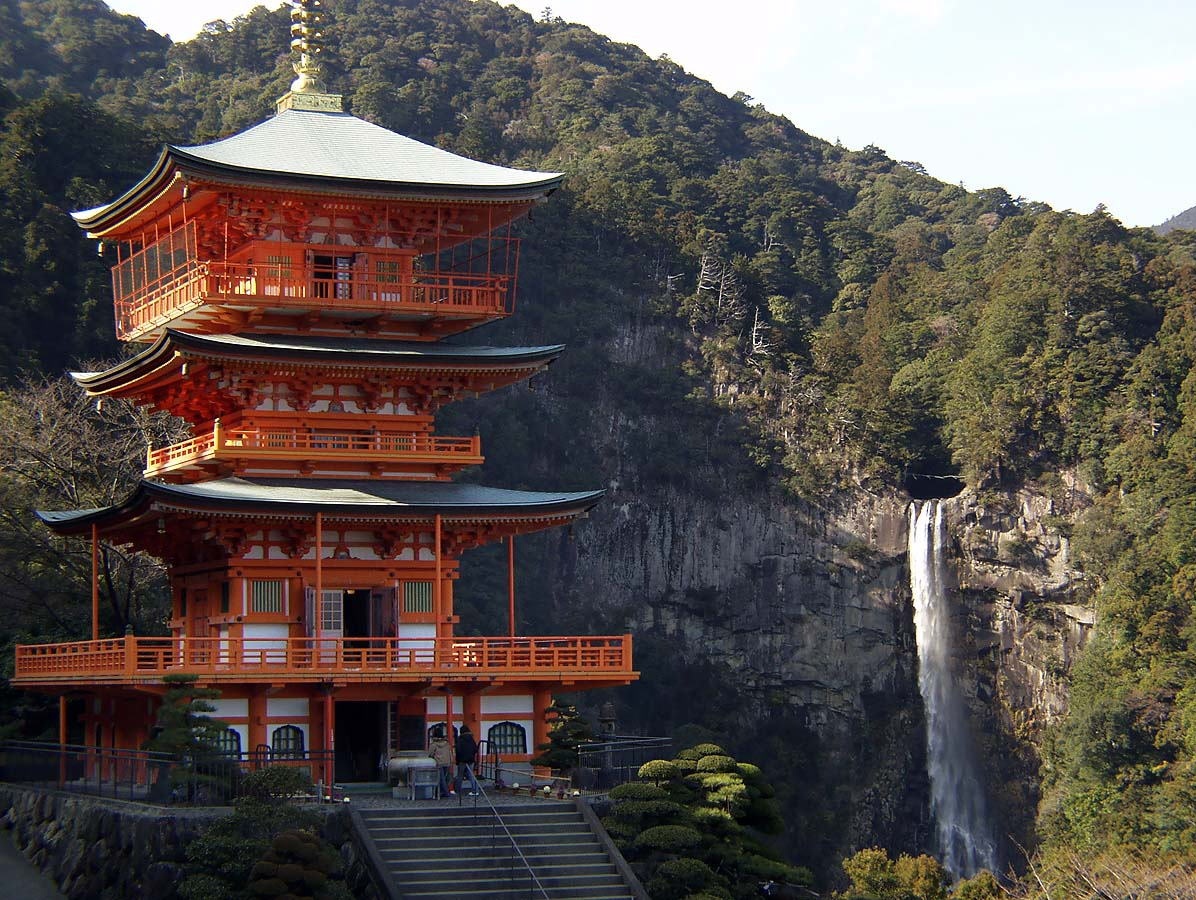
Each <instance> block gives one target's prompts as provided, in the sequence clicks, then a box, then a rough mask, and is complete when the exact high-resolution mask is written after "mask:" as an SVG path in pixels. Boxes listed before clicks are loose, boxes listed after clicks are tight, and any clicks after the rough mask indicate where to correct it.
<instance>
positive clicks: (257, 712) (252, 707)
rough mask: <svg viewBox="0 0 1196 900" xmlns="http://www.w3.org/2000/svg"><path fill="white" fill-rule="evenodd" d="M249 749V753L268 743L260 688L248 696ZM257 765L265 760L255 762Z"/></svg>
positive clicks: (264, 707)
mask: <svg viewBox="0 0 1196 900" xmlns="http://www.w3.org/2000/svg"><path fill="white" fill-rule="evenodd" d="M248 731H249V747H248V748H247V749H248V750H249V751H250V752H251V753H253V752H256V751H257V748H258V747H260V746H261V745H263V744H266V745H268V744H269V743H270V736H269V734H268V733H267V732H268V731H269V728H268V727H267V726H266V694H265V691H264V690H263V689H262V688H253V689H252V690H251V692H250V694H249V728H248ZM257 762H258V763H259V764H261V763H264V762H265V760H257Z"/></svg>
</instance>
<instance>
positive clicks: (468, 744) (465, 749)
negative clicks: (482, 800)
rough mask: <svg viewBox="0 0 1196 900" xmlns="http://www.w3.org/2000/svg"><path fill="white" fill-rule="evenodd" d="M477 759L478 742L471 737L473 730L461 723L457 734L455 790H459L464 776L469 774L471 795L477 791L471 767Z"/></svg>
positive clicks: (476, 781)
mask: <svg viewBox="0 0 1196 900" xmlns="http://www.w3.org/2000/svg"><path fill="white" fill-rule="evenodd" d="M477 761H478V742H477V741H475V740H474V739H473V732H472V731H470V729H469V726H468V725H462V726H461V731H460V732H458V734H457V790H461V785H462V784H463V783H464V781H465V776H466V775H468V776H469V780H470V781H471V782H472V787H473V791H472V793H473V795H475V796H476V795H477V793H478V780H477V779H476V778H475V777H474V775H473V767H474V766H475V765H477Z"/></svg>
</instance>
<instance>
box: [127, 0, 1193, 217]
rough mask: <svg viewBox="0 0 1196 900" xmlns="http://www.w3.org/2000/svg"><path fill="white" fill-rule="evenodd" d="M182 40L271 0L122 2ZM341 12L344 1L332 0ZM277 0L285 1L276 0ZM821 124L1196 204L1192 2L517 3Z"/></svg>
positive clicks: (1091, 197)
mask: <svg viewBox="0 0 1196 900" xmlns="http://www.w3.org/2000/svg"><path fill="white" fill-rule="evenodd" d="M109 2H110V5H111V6H112V7H113V8H114V9H117V10H119V11H121V12H128V13H132V14H134V15H137V16H140V17H141V18H142V19H143V20H144V21H145V23H146V24H147V25H149V27H151V28H153V29H154V30H156V31H159V32H162V33H164V34H170V35H171V36H172V37H173V38H174V39H175V40H186V39H188V38H190V37H192V36H194V35H195V34H196V33H197V32H198V31H199V29H200V28H201V27H202V26H203V25H204V24H205V23H206V22H209V21H212V20H214V19H220V18H223V19H225V20H228V21H231V20H232V19H234V18H235V17H236V16H238V15H240V14H242V13H244V12H246V11H248V10H249V9H251V8H252V7H253V6H255V5H259V4H258V3H255V2H254V0H204V2H200V3H195V4H189V3H188V4H184V3H180V2H179V0H109ZM325 2H326V5H327V6H328V7H329V9H330V11H331V12H332V13H333V15H334V16H335V9H336V0H325ZM268 5H270V6H275V5H279V4H278V3H277V0H270V3H269V4H268ZM515 5H516V6H518V7H520V8H522V9H525V10H527V11H528V12H530V13H532V14H533V15H536V16H539V15H540V13H541V12H542V11H543V10H544V8H545V7H551V9H552V13H553V15H554V16H560V17H561V18H563V19H566V20H567V21H573V22H581V23H584V24H586V25H588V26H590V27H591V28H593V29H594V30H595V31H597V32H599V33H602V34H606V35H608V36H609V37H611V38H612V39H614V40H617V41H623V42H626V43H632V44H637V45H638V46H640V47H642V48H643V49H644V50H645V51H646V52H647V53H648V54H649V55H650V56H654V57H655V56H660V55H661V54H667V55H668V56H669V57H670V58H671V59H672V60H673V61H674V62H676V63H678V64H679V65H681V66H683V67H684V68H685V69H687V70H688V71H690V72H692V73H693V74H695V75H698V76H700V77H702V78H706V79H708V80H709V81H711V82H712V83H713V84H714V86H715V87H717V88H718V89H719V90H722V91H724V92H726V93H728V94H733V93H735V92H736V91H744V92H745V93H747V94H750V95H751V96H753V97H754V98H756V101H758V102H761V103H763V104H764V106H765V107H766V108H768V109H769V110H770V111H772V112H775V113H780V114H782V115H785V116H788V117H789V119H791V120H792V121H793V123H794V124H795V125H797V126H798V127H799V128H801V129H803V130H804V131H807V132H809V133H810V134H813V135H816V136H818V137H821V138H825V139H827V140H830V141H834V140H836V139H837V140H840V141H842V142H843V144H844V145H846V146H848V147H851V148H853V149H859V148H861V147H863V146H864V145H866V144H876V145H877V146H879V147H882V148H884V149H885V151H887V152H888V154H889V155H890V156H892V157H893V158H895V159H900V160H914V161H917V162H920V163H922V164H923V165H924V166H925V167H926V169H927V171H928V172H929V173H930V174H931V175H933V176H935V177H936V178H941V179H942V180H944V181H951V182H962V183H963V184H964V186H965V187H967V188H969V189H976V188H984V187H994V186H998V185H999V186H1001V187H1004V188H1005V189H1006V190H1008V191H1009V193H1010V194H1012V195H1013V196H1015V197H1017V196H1023V197H1026V198H1027V199H1030V200H1041V201H1044V202H1046V203H1049V204H1050V205H1051V206H1053V207H1055V208H1056V209H1073V210H1075V211H1077V212H1090V211H1091V210H1092V209H1093V208H1094V207H1095V206H1096V205H1097V204H1098V203H1104V204H1105V205H1106V206H1107V207H1108V208H1109V210H1110V211H1111V212H1112V213H1113V214H1114V215H1115V216H1117V217H1118V218H1120V219H1121V220H1122V221H1123V222H1125V223H1126V224H1127V225H1155V224H1158V223H1159V222H1162V221H1163V220H1164V219H1166V218H1168V217H1170V216H1172V215H1175V214H1176V213H1179V212H1182V211H1183V210H1185V209H1187V208H1188V207H1191V206H1194V205H1196V163H1194V161H1193V150H1194V149H1196V3H1192V2H1191V0H1138V2H1136V3H1127V2H1125V0H1003V2H1000V3H989V2H981V0H733V2H728V0H718V2H712V0H552V2H549V0H518V2H516V3H515Z"/></svg>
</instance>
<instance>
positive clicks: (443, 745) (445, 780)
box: [428, 734, 454, 797]
mask: <svg viewBox="0 0 1196 900" xmlns="http://www.w3.org/2000/svg"><path fill="white" fill-rule="evenodd" d="M428 755H429V756H431V757H432V759H433V760H434V761H435V762H436V769H437V770H438V771H439V773H440V796H441V797H445V796H448V795H449V794H452V793H454V791H453V785H452V774H451V772H452V767H453V750H452V748H451V747H449V742H448V740H447V739H446V738H445V736H444V735H443V734H438V735H436V737H434V738H432V746H431V747H430V748H429V750H428Z"/></svg>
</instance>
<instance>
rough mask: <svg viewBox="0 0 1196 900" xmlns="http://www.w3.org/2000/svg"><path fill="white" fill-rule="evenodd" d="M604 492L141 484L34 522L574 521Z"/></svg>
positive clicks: (57, 527)
mask: <svg viewBox="0 0 1196 900" xmlns="http://www.w3.org/2000/svg"><path fill="white" fill-rule="evenodd" d="M604 494H605V491H581V492H566V493H549V492H538V491H512V490H504V489H499V488H487V487H482V486H480V485H471V484H455V483H443V482H433V483H427V482H390V483H380V482H377V481H368V482H345V481H326V480H320V479H242V478H224V479H219V480H217V481H208V482H200V483H198V484H188V485H180V484H163V483H160V482H156V481H142V482H141V484H139V485H138V486H137V488H136V489H135V490H134V491H133V493H132V494H130V495H129V497H128V498H127V499H126V500H125V501H124V502H122V503H119V504H116V505H114V506H109V507H105V508H102V509H82V510H67V511H46V510H38V511H37V516H38V518H39V519H41V520H42V521H43V522H44V523H45V524H46V525H47V526H48V527H49V528H50V529H52V530H53V531H55V532H57V533H59V534H66V535H69V534H81V533H85V532H86V531H87V530H89V529H90V528H91V526H92V525H96V526H99V528H100V529H101V530H105V531H107V530H109V529H111V528H113V527H119V526H122V525H131V524H134V523H135V522H136V521H137V520H138V519H141V518H143V517H145V516H146V515H147V513H152V514H154V515H156V513H154V512H153V510H174V511H176V512H183V513H206V514H213V513H224V514H228V515H243V516H253V517H260V516H262V515H279V516H288V517H295V516H309V515H314V514H315V513H317V512H318V513H322V514H324V515H327V516H330V517H333V518H336V517H341V518H353V519H379V520H383V521H389V520H394V519H412V518H415V519H418V518H425V517H428V516H433V515H436V514H440V515H441V516H442V517H444V518H445V519H446V520H447V522H449V523H451V522H452V521H453V520H454V519H460V520H479V519H495V518H501V519H507V520H515V521H519V520H524V521H534V520H537V519H548V518H553V519H562V518H574V517H577V516H581V515H584V514H585V513H586V512H588V511H589V510H591V509H593V507H594V506H595V505H596V504H597V503H598V502H599V501H600V500H601V499H602V497H603V495H604Z"/></svg>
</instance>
